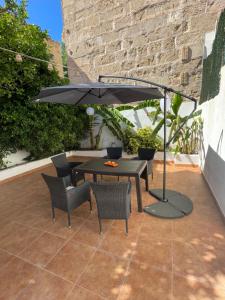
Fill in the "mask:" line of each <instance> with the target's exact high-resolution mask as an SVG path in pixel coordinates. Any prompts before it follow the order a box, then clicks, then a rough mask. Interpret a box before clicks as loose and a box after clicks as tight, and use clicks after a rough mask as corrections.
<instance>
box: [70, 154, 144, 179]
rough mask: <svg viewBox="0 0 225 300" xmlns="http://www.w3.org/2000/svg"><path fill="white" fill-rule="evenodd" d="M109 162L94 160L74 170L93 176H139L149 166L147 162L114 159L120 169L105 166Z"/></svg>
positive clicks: (101, 159)
mask: <svg viewBox="0 0 225 300" xmlns="http://www.w3.org/2000/svg"><path fill="white" fill-rule="evenodd" d="M109 160H110V159H103V158H100V159H92V160H89V161H87V162H85V163H83V164H80V165H79V166H77V167H75V168H74V170H76V171H79V172H83V173H91V174H106V175H107V174H108V175H118V176H119V175H121V176H122V175H124V176H137V175H140V174H141V173H142V172H143V170H144V168H145V167H146V164H147V162H146V161H145V160H124V159H119V160H115V159H114V160H112V161H115V162H117V163H118V164H119V165H118V167H110V166H105V165H104V162H106V161H109Z"/></svg>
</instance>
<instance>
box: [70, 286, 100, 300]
mask: <svg viewBox="0 0 225 300" xmlns="http://www.w3.org/2000/svg"><path fill="white" fill-rule="evenodd" d="M104 299H105V298H103V297H101V296H99V295H97V294H95V293H93V292H91V291H89V290H87V289H84V288H82V287H79V286H75V287H74V288H73V290H72V293H71V294H70V295H69V297H68V298H66V300H104Z"/></svg>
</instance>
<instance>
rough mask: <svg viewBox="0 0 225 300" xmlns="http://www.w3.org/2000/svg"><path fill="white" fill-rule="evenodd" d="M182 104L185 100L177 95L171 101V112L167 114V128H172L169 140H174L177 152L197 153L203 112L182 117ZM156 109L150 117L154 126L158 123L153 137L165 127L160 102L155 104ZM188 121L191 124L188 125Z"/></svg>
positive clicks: (174, 148) (174, 147)
mask: <svg viewBox="0 0 225 300" xmlns="http://www.w3.org/2000/svg"><path fill="white" fill-rule="evenodd" d="M182 103H183V98H182V97H181V96H180V95H177V94H175V95H174V96H173V98H172V101H171V111H170V112H168V113H167V127H168V128H170V131H169V136H168V140H171V139H172V143H173V145H172V147H173V150H174V151H175V152H180V153H187V154H192V153H197V152H198V148H199V147H198V146H199V138H198V137H199V130H200V124H201V122H202V121H201V119H200V118H199V116H200V114H201V110H199V111H195V112H194V113H192V114H191V115H189V116H184V117H182V116H181V115H180V114H179V112H180V107H181V105H182ZM154 107H155V110H154V111H152V112H150V113H149V114H148V115H149V117H150V119H151V120H152V122H153V125H154V124H155V123H156V126H155V128H154V130H153V135H156V134H158V132H159V131H160V129H161V128H162V127H163V125H164V116H163V112H162V111H161V109H160V104H159V101H158V102H155V103H154ZM191 120H192V122H191V124H190V121H191ZM188 121H189V124H188V123H187V122H188ZM182 125H183V126H182ZM178 129H179V130H178ZM176 132H177V133H176ZM197 141H198V142H197Z"/></svg>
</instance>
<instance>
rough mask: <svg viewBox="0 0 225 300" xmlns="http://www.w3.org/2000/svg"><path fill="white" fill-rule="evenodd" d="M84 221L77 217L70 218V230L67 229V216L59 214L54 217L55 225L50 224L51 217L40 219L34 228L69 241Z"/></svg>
mask: <svg viewBox="0 0 225 300" xmlns="http://www.w3.org/2000/svg"><path fill="white" fill-rule="evenodd" d="M84 221H85V220H84V219H82V218H79V217H72V218H71V228H68V224H67V214H66V213H64V214H62V212H59V213H58V214H57V215H56V220H55V223H53V222H52V219H51V217H42V218H40V219H39V220H38V221H37V222H36V223H35V224H34V227H36V228H39V229H42V230H45V231H47V232H49V233H51V234H55V235H57V236H59V237H61V238H64V239H66V240H67V239H70V238H72V236H73V235H74V233H76V232H77V231H78V230H79V229H80V228H81V226H82V224H83V223H84Z"/></svg>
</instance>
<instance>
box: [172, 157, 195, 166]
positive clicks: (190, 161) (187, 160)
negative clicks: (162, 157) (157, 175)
mask: <svg viewBox="0 0 225 300" xmlns="http://www.w3.org/2000/svg"><path fill="white" fill-rule="evenodd" d="M199 162H200V160H199V155H198V154H176V155H174V163H175V164H176V165H179V164H184V165H197V166H198V165H199Z"/></svg>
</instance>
